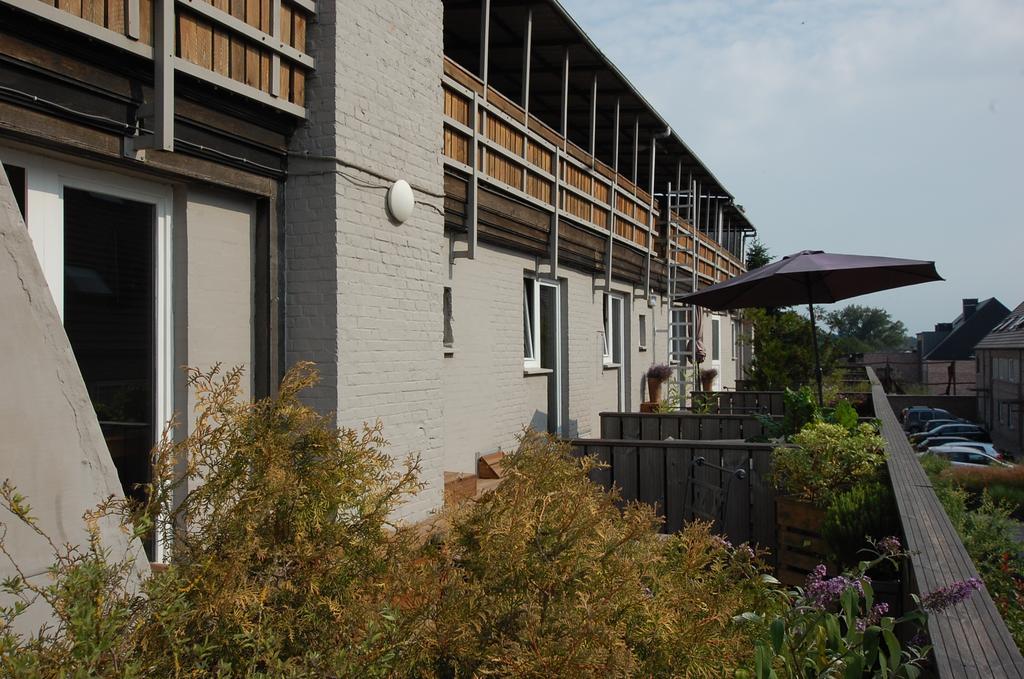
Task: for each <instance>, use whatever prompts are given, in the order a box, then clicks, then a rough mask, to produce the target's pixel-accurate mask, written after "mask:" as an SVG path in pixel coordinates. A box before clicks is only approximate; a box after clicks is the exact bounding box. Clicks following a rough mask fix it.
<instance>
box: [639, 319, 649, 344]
mask: <svg viewBox="0 0 1024 679" xmlns="http://www.w3.org/2000/svg"><path fill="white" fill-rule="evenodd" d="M639 349H640V351H647V315H646V314H640V346H639Z"/></svg>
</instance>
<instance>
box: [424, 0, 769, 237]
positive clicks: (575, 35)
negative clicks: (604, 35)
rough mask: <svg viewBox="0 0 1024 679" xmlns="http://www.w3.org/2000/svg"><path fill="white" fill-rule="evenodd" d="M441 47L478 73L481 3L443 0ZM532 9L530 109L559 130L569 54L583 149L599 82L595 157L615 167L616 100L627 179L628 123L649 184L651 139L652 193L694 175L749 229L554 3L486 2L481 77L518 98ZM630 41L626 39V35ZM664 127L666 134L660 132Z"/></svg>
mask: <svg viewBox="0 0 1024 679" xmlns="http://www.w3.org/2000/svg"><path fill="white" fill-rule="evenodd" d="M444 12H445V18H444V51H445V54H446V55H448V56H449V57H451V58H452V59H454V60H455V61H456V62H458V63H459V64H461V65H462V66H464V67H465V68H468V69H470V70H472V71H474V72H475V73H477V74H478V75H480V76H481V77H483V74H482V73H481V71H482V68H481V42H482V40H481V38H482V25H483V22H482V14H483V1H482V0H445V2H444ZM531 12H532V22H531V26H532V30H531V36H532V39H531V50H530V54H531V58H530V100H529V109H530V113H531V114H533V115H535V116H537V117H538V118H540V119H541V120H543V121H544V122H546V123H547V124H548V125H549V126H551V127H552V128H553V129H556V130H560V129H561V121H562V87H563V83H562V77H563V69H564V62H565V56H566V54H568V59H569V83H568V98H567V103H568V106H567V115H566V120H567V123H568V129H567V132H566V136H568V138H569V139H570V140H571V141H572V142H574V143H576V144H577V145H579V146H580V147H581V148H584V149H588V150H589V148H590V118H591V109H592V92H593V86H594V83H595V81H596V83H597V106H596V121H595V135H594V136H595V148H594V151H595V154H596V155H597V156H598V157H599V158H600V159H601V160H603V161H604V162H606V163H608V164H609V165H612V164H613V160H614V147H615V105H616V101H618V103H619V117H620V123H619V167H618V169H619V172H621V173H622V174H624V175H626V176H627V177H630V178H633V153H634V152H633V147H634V142H633V136H634V128H636V129H638V131H639V135H638V136H639V143H638V144H637V150H638V156H639V158H638V161H637V173H636V177H635V181H636V183H637V184H638V185H639V186H641V187H643V188H645V189H647V188H648V187H649V185H650V181H651V180H650V149H651V140H652V138H654V137H655V136H657V137H658V138H657V141H656V144H657V149H656V153H655V171H654V173H655V178H656V185H655V192H656V193H661V192H662V191H664V190H665V188H666V187H667V184H668V182H672V184H673V186H678V184H677V178H679V177H680V175H681V178H682V180H683V182H686V181H687V179H688V177H690V176H692V178H693V179H694V180H696V181H697V182H699V184H700V193H701V196H702V197H710V198H712V199H718V201H719V202H718V204H719V206H721V207H722V208H723V210H724V211H725V215H726V216H727V217H728V219H727V223H728V224H730V225H731V226H730V228H731V230H737V231H749V232H754V231H755V229H754V227H753V225H752V224H751V223H750V220H749V219H748V218H747V216H746V215H745V214H744V212H743V209H742V208H741V207H739V206H738V205H737V204H736V202H735V199H734V197H733V195H732V194H731V193H730V192H729V191H728V190H727V189H726V188H725V186H724V185H723V184H722V182H720V181H719V180H718V178H717V177H716V176H715V175H714V173H713V172H712V171H711V170H710V169H709V168H708V167H707V166H706V165H705V164H704V163H703V162H702V161H701V160H700V159H699V158H698V157H697V155H696V154H695V153H694V152H693V150H691V149H690V147H689V146H687V145H686V143H685V142H684V141H683V140H682V138H681V137H680V136H679V135H678V134H676V133H675V131H672V130H671V126H670V125H669V123H668V121H667V120H665V118H664V117H662V116H661V115H660V114H659V113H658V112H657V111H656V110H655V109H654V107H653V106H652V105H651V104H650V103H649V102H648V101H647V99H646V98H645V97H644V96H643V95H642V94H641V93H640V91H639V90H638V89H637V88H636V87H634V86H633V84H632V83H630V82H629V79H628V78H626V76H625V75H623V74H622V72H621V71H620V70H619V69H618V68H617V67H616V66H615V64H613V63H612V62H611V60H610V59H608V57H606V56H605V55H604V53H603V52H602V51H601V50H600V48H598V47H597V45H595V44H594V42H593V41H592V40H591V39H590V37H589V36H587V34H586V33H585V32H584V31H583V29H582V28H581V27H580V26H579V24H577V23H576V21H575V20H574V19H573V18H572V17H571V16H570V15H569V13H568V12H567V11H566V10H565V8H564V7H562V5H561V3H559V2H558V1H557V0H535V1H531V0H490V27H489V30H490V40H489V50H488V74H487V81H488V85H489V86H490V87H493V88H494V89H496V90H498V91H499V92H501V93H502V94H504V95H505V96H507V97H510V98H512V99H513V100H515V101H517V102H518V103H522V101H521V100H522V91H523V72H524V54H525V49H524V45H525V39H526V31H527V17H528V15H529V14H530V13H531ZM624 37H625V38H626V39H628V36H624ZM666 131H668V132H669V134H668V135H667V136H665V133H666Z"/></svg>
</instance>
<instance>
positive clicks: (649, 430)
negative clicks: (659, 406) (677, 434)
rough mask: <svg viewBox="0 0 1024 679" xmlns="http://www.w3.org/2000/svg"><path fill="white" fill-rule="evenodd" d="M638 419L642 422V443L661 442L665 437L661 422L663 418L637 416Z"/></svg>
mask: <svg viewBox="0 0 1024 679" xmlns="http://www.w3.org/2000/svg"><path fill="white" fill-rule="evenodd" d="M637 419H639V420H640V440H641V441H661V440H663V439H664V437H663V436H662V435H661V421H662V419H664V418H662V417H659V416H658V415H656V414H654V415H651V414H649V415H637Z"/></svg>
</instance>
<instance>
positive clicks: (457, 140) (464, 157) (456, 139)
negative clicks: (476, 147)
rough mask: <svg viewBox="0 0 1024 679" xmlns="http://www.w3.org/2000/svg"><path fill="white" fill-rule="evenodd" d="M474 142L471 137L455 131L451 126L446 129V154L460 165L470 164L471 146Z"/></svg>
mask: <svg viewBox="0 0 1024 679" xmlns="http://www.w3.org/2000/svg"><path fill="white" fill-rule="evenodd" d="M471 143H472V142H471V141H470V139H469V137H468V136H466V135H465V134H463V133H462V132H459V131H458V130H453V129H452V128H451V127H449V126H447V125H446V126H445V128H444V154H445V155H446V156H448V157H449V158H451V159H452V160H457V161H458V162H460V163H463V164H466V165H468V164H469V146H470V144H471Z"/></svg>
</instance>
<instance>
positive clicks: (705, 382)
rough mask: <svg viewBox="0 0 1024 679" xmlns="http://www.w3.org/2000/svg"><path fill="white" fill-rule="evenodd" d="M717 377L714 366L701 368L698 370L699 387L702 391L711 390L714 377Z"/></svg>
mask: <svg viewBox="0 0 1024 679" xmlns="http://www.w3.org/2000/svg"><path fill="white" fill-rule="evenodd" d="M716 377H718V370H717V369H716V368H703V369H702V370H701V371H700V387H701V390H702V391H711V390H712V389H713V388H714V385H715V378H716Z"/></svg>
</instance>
